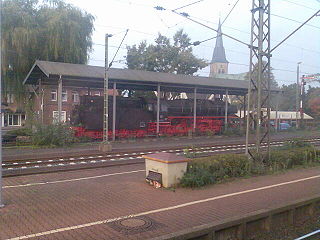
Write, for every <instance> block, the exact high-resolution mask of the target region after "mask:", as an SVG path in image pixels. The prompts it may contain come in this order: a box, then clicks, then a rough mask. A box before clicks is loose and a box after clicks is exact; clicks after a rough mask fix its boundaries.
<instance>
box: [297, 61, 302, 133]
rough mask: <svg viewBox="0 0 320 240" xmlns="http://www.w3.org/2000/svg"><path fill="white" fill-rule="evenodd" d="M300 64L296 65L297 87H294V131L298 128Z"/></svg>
mask: <svg viewBox="0 0 320 240" xmlns="http://www.w3.org/2000/svg"><path fill="white" fill-rule="evenodd" d="M301 63H302V62H298V63H297V87H296V129H298V128H299V123H298V121H299V120H298V119H299V99H300V97H299V96H300V82H299V66H300V64H301Z"/></svg>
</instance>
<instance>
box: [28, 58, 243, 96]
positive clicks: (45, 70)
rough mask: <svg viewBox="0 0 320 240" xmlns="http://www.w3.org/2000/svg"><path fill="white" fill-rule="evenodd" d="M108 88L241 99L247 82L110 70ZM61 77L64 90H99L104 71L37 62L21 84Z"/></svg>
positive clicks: (99, 68) (48, 81) (55, 79)
mask: <svg viewBox="0 0 320 240" xmlns="http://www.w3.org/2000/svg"><path fill="white" fill-rule="evenodd" d="M108 76H109V88H112V84H113V83H114V82H115V83H116V84H117V89H132V90H146V91H156V90H157V86H158V84H160V86H161V90H162V91H171V92H193V91H194V88H197V92H198V93H205V94H212V93H216V94H224V93H225V92H226V90H228V93H229V94H230V95H245V94H246V93H247V92H248V84H249V81H241V80H230V79H224V78H209V77H200V76H189V75H182V74H173V73H162V72H150V71H142V70H131V69H119V68H110V69H109V71H108ZM60 77H61V79H62V81H63V85H64V86H71V87H88V88H103V84H104V81H103V80H104V67H98V66H90V65H85V64H70V63H61V62H49V61H39V60H37V61H36V62H35V63H34V65H33V66H32V68H31V70H30V71H29V73H28V75H27V76H26V78H25V80H24V82H23V83H24V84H27V85H38V84H39V80H40V79H41V81H42V84H45V85H57V82H58V80H59V78H60Z"/></svg>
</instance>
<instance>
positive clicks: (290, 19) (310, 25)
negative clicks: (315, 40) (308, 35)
mask: <svg viewBox="0 0 320 240" xmlns="http://www.w3.org/2000/svg"><path fill="white" fill-rule="evenodd" d="M270 15H272V16H275V17H278V18H283V19H286V20H289V21H292V22H296V23H302V22H299V21H297V20H294V19H292V18H288V17H284V16H280V15H277V14H272V13H270ZM305 25H306V26H309V27H314V28H317V29H320V27H317V26H314V25H312V24H305Z"/></svg>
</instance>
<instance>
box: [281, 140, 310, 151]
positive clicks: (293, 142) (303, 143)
mask: <svg viewBox="0 0 320 240" xmlns="http://www.w3.org/2000/svg"><path fill="white" fill-rule="evenodd" d="M311 146H312V145H311V144H310V143H308V142H306V141H304V140H303V139H298V138H297V139H292V140H290V141H287V142H285V143H284V146H283V147H282V148H283V149H291V148H299V147H311Z"/></svg>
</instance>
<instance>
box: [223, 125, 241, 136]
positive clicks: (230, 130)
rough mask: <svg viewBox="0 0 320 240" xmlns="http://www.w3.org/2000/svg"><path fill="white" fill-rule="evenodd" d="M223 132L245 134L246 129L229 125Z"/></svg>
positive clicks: (227, 134)
mask: <svg viewBox="0 0 320 240" xmlns="http://www.w3.org/2000/svg"><path fill="white" fill-rule="evenodd" d="M222 134H223V135H225V136H244V135H245V130H244V129H240V128H239V127H229V128H227V129H224V130H223V133H222Z"/></svg>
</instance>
